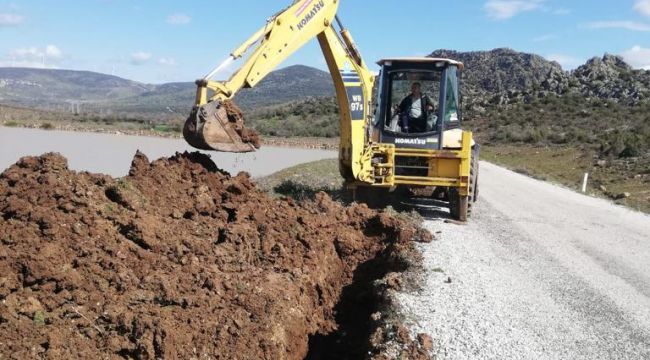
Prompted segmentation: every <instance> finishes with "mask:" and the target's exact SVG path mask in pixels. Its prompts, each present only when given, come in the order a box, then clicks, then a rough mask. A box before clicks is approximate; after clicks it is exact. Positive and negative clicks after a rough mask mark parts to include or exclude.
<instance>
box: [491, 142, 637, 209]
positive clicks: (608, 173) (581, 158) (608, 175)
mask: <svg viewBox="0 0 650 360" xmlns="http://www.w3.org/2000/svg"><path fill="white" fill-rule="evenodd" d="M481 158H482V159H483V160H487V161H489V162H492V163H495V164H498V165H502V166H504V167H507V168H509V169H511V170H514V171H516V172H519V173H523V174H526V175H529V176H531V177H534V178H537V179H540V180H545V181H549V182H553V183H558V184H562V185H564V186H566V187H569V188H571V189H574V190H576V191H577V190H579V189H580V188H581V187H582V180H583V177H584V174H585V173H589V183H588V187H587V193H588V194H594V195H596V196H600V197H605V198H614V197H615V196H616V195H619V194H622V193H625V192H627V193H629V194H630V195H631V196H630V197H629V198H627V199H620V200H617V201H616V202H617V203H619V204H621V205H626V206H628V207H630V208H632V209H635V210H638V211H643V212H648V213H650V162H646V161H644V160H643V159H641V160H636V161H634V162H632V161H626V160H621V159H612V160H608V161H609V162H608V164H607V165H606V166H598V164H597V163H598V161H599V160H598V158H597V157H596V156H595V150H593V149H589V148H585V149H576V148H574V147H570V146H565V147H542V146H532V145H501V146H483V147H482V148H481ZM601 161H602V160H601Z"/></svg>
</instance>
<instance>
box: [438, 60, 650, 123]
mask: <svg viewBox="0 0 650 360" xmlns="http://www.w3.org/2000/svg"><path fill="white" fill-rule="evenodd" d="M430 56H431V57H447V58H451V59H455V60H459V61H461V62H463V63H464V64H465V71H463V83H462V89H463V94H464V95H465V101H466V102H467V103H466V105H468V107H469V108H473V109H476V110H481V109H483V108H485V107H489V106H494V105H496V106H500V105H507V104H510V103H519V102H522V101H523V102H530V101H531V100H532V98H536V97H544V96H546V95H549V94H551V95H565V94H575V95H582V96H585V97H588V98H589V97H593V98H598V99H602V100H611V101H614V102H617V103H622V104H625V105H634V104H638V103H641V102H647V101H648V100H650V71H645V70H634V69H632V67H630V66H629V65H628V64H627V63H625V61H624V60H623V59H622V58H621V57H618V56H614V55H609V54H605V55H604V56H603V57H602V58H598V57H596V58H593V59H591V60H589V61H587V63H586V64H584V65H582V66H580V67H578V68H577V69H575V70H573V71H571V72H567V71H564V70H563V69H562V67H561V66H560V64H558V63H557V62H553V61H549V60H546V59H545V58H543V57H541V56H539V55H534V54H528V53H522V52H517V51H514V50H511V49H494V50H491V51H471V52H457V51H453V50H436V51H434V52H432V53H431V54H430Z"/></svg>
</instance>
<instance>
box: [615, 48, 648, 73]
mask: <svg viewBox="0 0 650 360" xmlns="http://www.w3.org/2000/svg"><path fill="white" fill-rule="evenodd" d="M621 56H623V59H625V62H627V63H628V64H630V65H632V67H634V68H638V69H645V70H650V48H643V47H641V46H639V45H636V46H634V47H632V48H631V49H628V50H625V51H623V52H622V53H621Z"/></svg>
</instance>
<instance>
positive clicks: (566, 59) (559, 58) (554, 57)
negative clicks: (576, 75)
mask: <svg viewBox="0 0 650 360" xmlns="http://www.w3.org/2000/svg"><path fill="white" fill-rule="evenodd" d="M546 58H547V59H548V60H550V61H555V62H558V63H559V64H560V65H562V68H563V69H565V70H571V69H575V68H576V67H578V66H580V65H582V64H583V63H584V60H583V59H581V58H578V57H575V56H571V55H566V54H550V55H548V56H546Z"/></svg>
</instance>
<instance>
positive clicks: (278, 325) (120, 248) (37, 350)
mask: <svg viewBox="0 0 650 360" xmlns="http://www.w3.org/2000/svg"><path fill="white" fill-rule="evenodd" d="M0 229H1V230H2V231H0V244H1V246H0V333H2V334H3V336H2V341H0V354H12V355H13V356H14V357H16V358H34V357H37V358H38V357H47V358H76V357H83V358H105V357H107V356H109V357H112V356H115V357H123V358H142V359H154V358H204V357H206V356H207V357H210V358H221V359H234V358H239V359H302V358H304V357H305V355H306V354H307V352H308V339H309V336H310V335H314V334H317V333H318V334H327V333H331V332H332V331H334V330H335V329H336V328H337V324H336V321H335V314H334V308H335V305H336V304H337V302H338V301H339V298H340V296H341V293H342V290H343V288H344V287H345V286H346V285H348V284H350V283H351V282H352V276H353V272H354V271H355V269H356V267H357V266H358V265H359V264H361V263H363V262H365V261H368V260H369V259H372V258H373V257H375V256H377V254H379V253H380V252H382V251H384V250H385V249H387V247H388V246H389V245H391V244H392V246H395V245H396V244H407V243H408V241H409V240H410V238H412V237H413V236H414V234H415V232H416V231H417V230H416V229H415V228H414V227H413V226H412V225H410V224H406V223H403V222H401V221H399V220H397V219H395V218H393V217H390V216H387V215H386V214H383V213H378V212H376V211H373V210H370V209H368V208H367V207H366V206H363V205H353V206H351V207H344V206H343V205H341V204H339V203H336V202H333V201H332V200H331V199H330V198H329V197H328V196H327V195H325V194H319V195H318V196H317V197H316V200H314V201H311V202H306V203H301V204H298V203H295V202H294V201H293V200H291V199H284V200H278V199H272V198H270V197H269V196H267V195H266V194H265V193H263V192H261V191H259V190H257V189H256V187H255V185H254V184H253V183H252V182H251V180H250V178H249V176H248V175H247V174H245V173H241V174H239V175H237V176H234V177H233V176H230V175H229V174H227V173H225V172H223V171H221V170H219V169H218V168H217V166H216V165H215V164H214V163H213V162H212V161H211V160H210V158H209V157H207V156H205V155H201V154H198V153H192V154H190V153H185V154H177V155H175V156H173V157H171V158H164V159H160V160H157V161H154V162H150V161H149V160H148V159H147V158H146V157H145V156H144V155H143V154H140V153H138V154H136V156H135V157H134V159H133V163H132V166H131V169H130V172H129V175H128V176H126V177H124V178H121V179H114V178H111V177H109V176H105V175H99V174H89V173H78V172H74V171H70V170H69V169H68V166H67V161H66V159H65V158H63V157H62V156H60V155H58V154H46V155H43V156H40V157H26V158H23V159H21V160H20V161H19V162H18V163H16V164H15V165H13V166H11V167H10V168H9V169H7V170H6V171H5V172H3V173H2V174H1V175H0Z"/></svg>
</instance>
